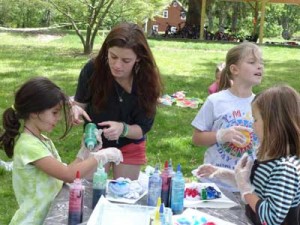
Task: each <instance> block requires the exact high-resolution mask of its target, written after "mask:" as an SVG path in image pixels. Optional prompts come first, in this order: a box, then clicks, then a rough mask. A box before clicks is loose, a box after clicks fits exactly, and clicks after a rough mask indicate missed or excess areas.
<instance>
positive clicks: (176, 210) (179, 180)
mask: <svg viewBox="0 0 300 225" xmlns="http://www.w3.org/2000/svg"><path fill="white" fill-rule="evenodd" d="M184 185H185V182H184V178H183V175H182V172H181V166H180V164H178V166H177V172H176V173H175V175H174V177H172V191H171V192H172V193H171V209H172V211H173V214H174V215H176V214H180V213H182V212H183V199H184Z"/></svg>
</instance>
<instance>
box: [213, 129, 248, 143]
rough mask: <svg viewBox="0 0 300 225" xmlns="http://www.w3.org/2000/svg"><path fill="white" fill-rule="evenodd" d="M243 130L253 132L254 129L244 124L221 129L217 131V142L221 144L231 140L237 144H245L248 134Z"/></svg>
mask: <svg viewBox="0 0 300 225" xmlns="http://www.w3.org/2000/svg"><path fill="white" fill-rule="evenodd" d="M243 132H252V129H251V128H248V127H244V126H233V127H228V128H224V129H220V130H218V131H217V133H216V138H217V142H218V143H219V144H224V143H226V142H231V143H234V144H237V145H243V144H244V143H245V142H246V136H245V135H244V134H243Z"/></svg>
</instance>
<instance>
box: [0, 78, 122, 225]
mask: <svg viewBox="0 0 300 225" xmlns="http://www.w3.org/2000/svg"><path fill="white" fill-rule="evenodd" d="M68 101H69V100H68V97H67V96H66V95H65V94H64V93H63V92H62V91H61V90H60V88H59V87H58V86H56V85H55V84H54V83H52V82H51V81H50V80H49V79H47V78H44V77H36V78H33V79H30V80H29V81H27V82H26V83H24V84H23V85H22V86H21V87H20V89H19V90H18V91H17V92H16V95H15V103H14V104H13V105H12V106H11V107H9V108H7V109H6V110H5V111H4V113H3V128H4V133H3V134H2V135H1V136H0V146H1V147H3V148H4V150H5V152H6V155H7V156H8V157H12V156H13V160H14V161H13V170H12V180H13V188H14V192H15V196H16V199H17V202H18V205H19V209H18V210H17V211H16V213H15V215H14V216H13V218H12V220H11V222H10V224H11V225H13V224H17V225H20V224H43V221H44V219H45V217H46V215H47V213H48V210H49V207H50V205H51V202H52V201H53V200H54V198H55V196H56V195H57V194H58V192H59V191H60V189H61V187H62V183H63V181H64V182H70V183H71V182H73V181H74V179H75V175H76V171H80V174H81V176H82V177H84V176H85V175H87V174H88V173H89V171H91V170H93V169H95V168H96V167H97V165H98V163H99V162H100V161H101V162H102V163H106V162H108V161H109V162H111V161H113V162H117V163H118V162H120V160H122V154H121V152H120V150H118V149H116V148H108V149H103V150H101V151H98V152H95V153H91V154H82V153H84V152H86V151H85V149H84V148H82V149H81V150H80V152H79V155H85V156H86V159H85V160H82V159H79V158H77V159H76V160H75V161H74V162H72V163H71V164H70V165H66V164H64V163H62V162H61V158H60V156H59V154H58V152H57V150H56V148H55V146H54V144H53V142H52V141H51V140H50V139H49V138H48V137H46V136H45V135H44V134H42V133H43V132H51V131H52V130H53V129H54V128H55V126H56V125H57V124H58V122H59V120H60V119H61V111H63V112H64V119H65V120H64V121H65V128H66V129H65V133H64V135H66V134H67V132H68V131H69V129H70V123H68V122H69V117H68V107H69V106H68V103H69V102H68ZM21 120H22V124H23V122H24V129H23V131H22V133H20V131H19V130H20V128H21V126H22V125H21ZM86 150H87V149H86Z"/></svg>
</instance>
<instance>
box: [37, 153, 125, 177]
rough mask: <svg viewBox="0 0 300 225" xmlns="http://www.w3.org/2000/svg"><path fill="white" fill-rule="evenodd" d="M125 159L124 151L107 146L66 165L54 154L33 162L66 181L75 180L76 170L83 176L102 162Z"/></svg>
mask: <svg viewBox="0 0 300 225" xmlns="http://www.w3.org/2000/svg"><path fill="white" fill-rule="evenodd" d="M120 161H123V156H122V153H121V151H120V150H119V149H117V148H106V149H103V150H101V151H98V152H93V153H91V154H90V157H89V158H87V159H86V160H83V161H81V162H80V159H78V158H77V159H76V160H75V162H73V163H71V164H70V165H65V164H63V163H62V162H60V161H58V160H57V159H55V158H54V157H52V156H47V157H44V158H42V159H39V160H36V161H34V162H33V163H32V164H33V165H35V166H36V167H37V168H39V169H40V170H42V171H44V172H45V173H47V174H48V175H50V176H52V177H55V178H57V179H59V180H63V181H64V182H73V181H74V179H75V176H76V171H78V170H79V171H80V174H81V175H82V177H85V176H86V175H88V174H90V171H91V170H93V169H95V168H96V167H97V166H98V163H100V162H102V163H103V165H104V164H106V163H107V162H116V163H119V162H120Z"/></svg>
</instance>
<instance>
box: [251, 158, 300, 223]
mask: <svg viewBox="0 0 300 225" xmlns="http://www.w3.org/2000/svg"><path fill="white" fill-rule="evenodd" d="M251 182H252V184H253V186H254V187H255V193H256V194H257V195H258V197H259V198H260V201H258V202H257V204H256V215H255V214H254V213H253V212H252V215H255V217H256V218H251V219H252V220H254V221H257V222H255V224H267V225H281V224H293V225H300V218H299V216H300V215H299V214H300V159H299V158H297V157H296V156H291V157H287V158H284V157H282V158H279V159H275V160H269V161H263V162H258V161H257V160H256V161H255V163H254V166H253V168H252V172H251ZM248 208H250V207H248ZM258 221H259V222H260V223H259V222H258ZM290 221H292V222H290Z"/></svg>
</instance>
